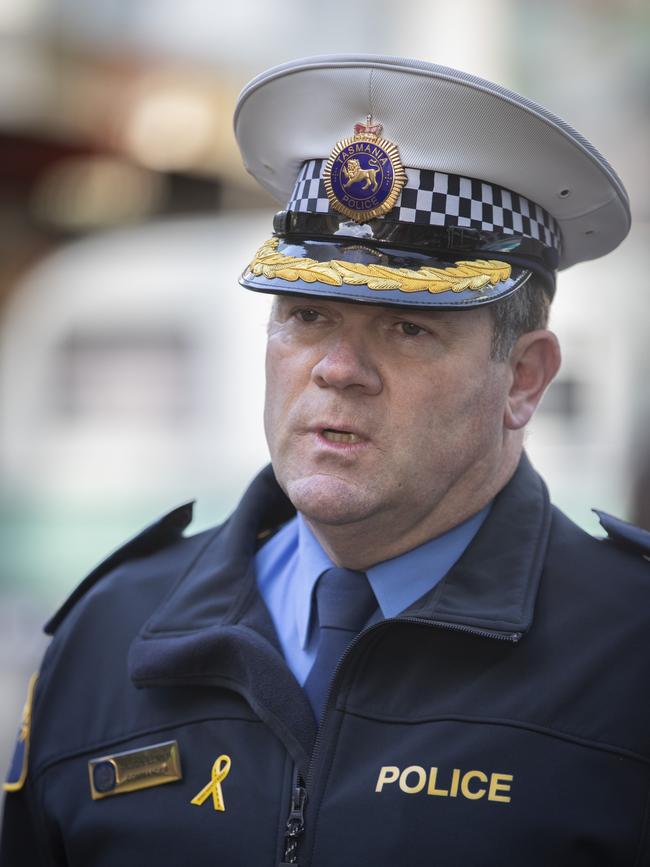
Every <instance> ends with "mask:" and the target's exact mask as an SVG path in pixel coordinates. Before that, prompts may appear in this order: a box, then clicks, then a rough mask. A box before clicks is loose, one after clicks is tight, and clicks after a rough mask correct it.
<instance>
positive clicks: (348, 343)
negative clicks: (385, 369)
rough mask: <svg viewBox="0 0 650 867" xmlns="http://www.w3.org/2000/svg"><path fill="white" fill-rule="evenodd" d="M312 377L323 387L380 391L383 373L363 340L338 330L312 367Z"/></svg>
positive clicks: (377, 392)
mask: <svg viewBox="0 0 650 867" xmlns="http://www.w3.org/2000/svg"><path fill="white" fill-rule="evenodd" d="M312 380H313V381H314V382H315V383H316V385H318V386H319V387H320V388H339V389H346V388H349V389H355V388H356V389H358V390H359V391H361V392H363V393H364V394H379V392H380V391H381V390H382V380H381V376H380V373H379V371H378V369H377V367H376V366H375V364H374V362H373V359H372V356H371V354H370V353H369V352H368V351H367V349H366V347H365V346H364V344H363V341H362V340H361V339H360V338H359V337H358V336H355V335H354V334H352V333H339V334H338V335H336V337H334V336H333V337H332V339H331V341H329V342H328V343H327V345H326V346H325V347H324V351H323V354H322V355H321V357H320V358H319V360H318V361H317V362H316V364H315V365H314V367H313V368H312Z"/></svg>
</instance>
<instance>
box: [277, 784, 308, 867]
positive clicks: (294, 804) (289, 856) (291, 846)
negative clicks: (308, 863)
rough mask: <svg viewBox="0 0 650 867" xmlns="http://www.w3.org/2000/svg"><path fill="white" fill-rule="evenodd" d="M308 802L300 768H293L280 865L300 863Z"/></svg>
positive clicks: (283, 866)
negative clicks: (300, 847) (300, 846)
mask: <svg viewBox="0 0 650 867" xmlns="http://www.w3.org/2000/svg"><path fill="white" fill-rule="evenodd" d="M306 803H307V789H306V788H305V784H304V782H303V779H302V777H301V776H300V774H299V773H298V768H297V767H295V768H294V770H293V782H292V785H291V809H290V810H289V818H288V819H287V830H286V832H285V837H284V858H283V860H282V863H281V864H280V867H285V865H286V864H294V865H297V864H298V843H299V842H300V837H301V836H302V835H303V834H304V832H305V804H306Z"/></svg>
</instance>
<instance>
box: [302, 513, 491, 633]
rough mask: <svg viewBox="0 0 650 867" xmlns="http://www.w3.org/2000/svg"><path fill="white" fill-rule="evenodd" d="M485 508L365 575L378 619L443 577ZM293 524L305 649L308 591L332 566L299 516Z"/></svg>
mask: <svg viewBox="0 0 650 867" xmlns="http://www.w3.org/2000/svg"><path fill="white" fill-rule="evenodd" d="M490 505H491V504H488V505H487V506H486V507H485V508H484V509H482V510H481V511H480V512H478V513H477V514H476V515H473V516H472V517H471V518H468V519H467V520H466V521H463V523H462V524H459V525H458V526H457V527H453V528H452V529H451V530H448V531H447V532H446V533H443V534H442V535H441V536H438V537H436V538H435V539H430V540H429V541H428V542H425V543H424V544H422V545H418V547H417V548H413V549H412V550H411V551H407V552H406V553H404V554H400V555H399V556H398V557H393V558H392V559H391V560H385V561H384V562H383V563H378V564H377V565H375V566H371V567H370V568H369V569H367V570H366V574H367V576H368V580H369V582H370V586H371V587H372V589H373V592H374V594H375V596H376V597H377V602H378V603H379V608H380V609H381V613H382V615H383V616H384V617H396V616H397V615H398V614H400V613H401V612H402V611H404V610H405V609H406V608H408V607H409V605H412V604H413V603H414V602H415V601H416V600H417V599H419V598H420V597H421V596H423V595H424V594H425V593H426V592H427V591H429V590H431V589H432V588H433V587H435V585H436V584H437V583H438V581H440V580H441V579H442V578H444V576H445V575H446V574H447V572H448V571H449V570H450V569H451V567H452V566H453V565H454V563H455V562H456V561H457V560H458V558H459V557H460V555H461V554H462V553H463V551H464V550H465V548H467V546H468V545H469V543H470V542H471V541H472V539H473V538H474V536H475V535H476V533H477V532H478V530H479V528H480V527H481V525H482V524H483V521H484V520H485V519H486V517H487V515H488V513H489V511H490ZM294 520H295V521H296V525H297V531H298V561H297V572H296V578H297V580H296V581H295V587H294V588H293V590H294V593H295V596H294V598H295V614H296V624H297V627H298V634H299V636H300V644H301V646H302V648H303V649H305V648H306V647H307V644H308V642H309V638H310V633H311V618H312V608H313V606H312V597H313V593H314V587H315V586H316V582H317V581H318V579H319V577H320V576H321V575H322V574H323V572H325V571H326V570H327V569H331V568H332V567H333V566H334V565H335V564H334V563H333V562H332V560H331V559H330V558H329V557H328V555H327V554H326V553H325V551H324V550H323V548H322V546H321V544H320V542H319V541H318V539H317V538H316V536H315V535H314V533H313V532H312V530H311V529H310V527H309V526H308V524H307V522H306V521H305V519H304V518H303V516H302V515H301V514H298V515H297V516H296V518H295V519H294Z"/></svg>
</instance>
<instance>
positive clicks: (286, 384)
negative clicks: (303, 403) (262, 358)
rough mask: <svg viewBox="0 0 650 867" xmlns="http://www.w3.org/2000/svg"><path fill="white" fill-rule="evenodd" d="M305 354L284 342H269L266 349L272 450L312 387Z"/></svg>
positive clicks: (267, 416)
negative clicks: (297, 404) (302, 397)
mask: <svg viewBox="0 0 650 867" xmlns="http://www.w3.org/2000/svg"><path fill="white" fill-rule="evenodd" d="M304 356H305V353H300V352H298V351H297V350H296V349H295V348H292V347H290V346H287V345H286V343H285V342H284V341H282V340H277V339H275V340H269V343H268V345H267V348H266V389H265V400H264V429H265V431H266V438H267V442H268V444H269V448H270V449H271V450H272V449H273V445H274V443H276V442H277V440H278V439H279V438H280V437H281V436H282V432H283V431H284V430H286V428H287V419H288V417H289V414H290V412H291V410H292V408H293V407H295V406H296V403H297V401H298V399H299V397H300V395H301V394H302V393H303V392H304V390H305V388H306V387H307V385H308V384H309V376H310V374H309V371H310V368H309V365H308V359H307V358H305V357H304Z"/></svg>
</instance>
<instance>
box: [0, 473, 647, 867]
mask: <svg viewBox="0 0 650 867" xmlns="http://www.w3.org/2000/svg"><path fill="white" fill-rule="evenodd" d="M291 514H292V508H291V506H290V504H289V503H288V501H287V500H286V498H285V497H284V495H283V494H282V492H281V491H280V489H279V488H278V486H277V484H276V482H275V479H274V477H273V474H272V471H271V470H270V469H267V470H265V471H263V472H262V473H261V474H260V475H259V476H258V477H257V479H256V480H255V481H254V482H253V484H252V485H251V487H250V488H249V490H248V491H247V493H246V494H245V496H244V498H243V500H242V502H241V504H240V505H239V507H238V508H237V510H236V511H235V513H234V514H233V515H232V517H231V518H230V519H229V520H228V521H226V523H225V524H223V525H222V526H221V527H219V528H217V529H216V530H212V531H208V532H204V533H201V534H198V535H195V536H192V537H185V536H183V529H184V527H185V525H186V524H187V523H188V521H189V517H190V514H189V511H188V510H187V509H181V510H177V511H176V512H174V513H172V514H171V515H169V516H167V518H165V519H163V520H162V521H161V522H159V523H158V524H157V525H155V526H154V527H152V528H150V529H149V530H148V531H146V532H145V533H144V534H142V535H141V536H140V537H138V538H137V539H136V540H134V541H133V542H131V543H130V545H127V546H126V547H125V548H124V549H122V550H121V551H119V552H117V553H116V554H115V555H113V557H112V558H110V559H109V561H107V562H106V563H105V564H104V565H103V566H101V567H99V569H98V570H96V571H95V573H93V574H92V575H91V576H89V578H88V579H86V582H84V585H82V587H81V588H80V589H79V590H78V591H77V592H76V593H75V594H73V597H72V598H71V600H69V601H68V603H66V605H65V606H64V607H63V609H62V610H61V611H60V612H59V613H58V614H57V615H56V616H55V618H53V620H52V621H51V622H50V624H49V629H50V631H52V632H54V638H53V640H52V642H51V645H50V647H49V649H48V651H47V654H46V656H45V659H44V661H43V665H42V669H41V673H40V678H39V681H38V685H37V688H36V697H35V703H34V708H33V716H32V726H31V740H30V753H29V773H28V776H27V779H26V781H25V784H24V786H23V787H22V788H21V789H20V790H19V791H16V792H13V793H11V794H8V795H7V798H6V812H5V822H4V837H3V843H2V855H1V856H0V863H1V864H2V867H9V865H11V867H20V865H30V867H31V865H35V867H37V865H38V867H60V865H70V867H143V865H147V864H155V865H156V867H172V865H173V867H178V865H181V864H185V863H187V864H191V865H204V864H215V865H220V867H235V865H241V867H244V865H245V867H263V865H268V867H274V865H279V864H281V863H283V862H284V863H299V864H300V865H302V867H307V865H309V867H334V865H336V867H353V865H354V867H359V865H363V864H372V865H373V867H381V865H397V864H399V865H407V867H410V865H413V867H415V865H430V864H440V865H463V867H472V865H476V867H478V865H480V867H496V865H503V864H513V865H515V864H516V865H526V867H536V865H544V867H549V865H553V867H583V865H584V867H587V865H589V867H594V865H603V867H604V865H607V867H616V865H620V867H623V865H625V867H632V865H637V867H638V865H647V864H650V818H649V812H650V797H649V796H650V654H649V653H648V646H649V643H650V569H649V568H648V562H647V559H646V557H645V556H644V548H645V546H647V539H648V535H647V534H645V535H644V533H643V531H636V530H634V529H632V528H629V529H626V526H625V525H624V524H622V523H617V522H612V523H611V524H609V528H610V538H609V539H607V540H602V541H601V540H596V539H594V538H592V537H591V536H589V535H587V534H586V533H584V532H583V531H582V530H580V529H579V528H577V527H576V526H575V525H574V524H572V523H571V522H570V521H569V520H568V519H567V518H566V517H565V516H564V515H562V514H561V513H560V512H559V511H557V510H556V509H554V508H553V507H552V506H551V505H550V503H549V500H548V495H547V492H546V489H545V486H544V484H543V482H542V481H541V479H540V478H539V476H537V474H536V473H535V472H534V471H533V470H532V469H531V467H530V465H529V464H528V462H527V460H526V459H525V458H524V459H523V460H522V462H521V464H520V466H519V469H518V470H517V472H516V474H515V476H514V477H513V479H512V480H511V481H510V483H509V484H508V485H507V486H506V488H504V490H503V491H502V492H501V494H500V495H499V496H498V497H497V499H496V500H495V503H494V505H493V508H492V510H491V512H490V515H489V516H488V518H487V520H486V522H485V523H484V525H483V527H482V528H481V530H480V531H479V533H478V534H477V536H476V537H475V539H474V540H473V542H472V544H471V545H470V546H469V548H468V549H467V551H466V552H465V554H464V555H463V556H462V558H461V559H460V560H459V561H458V563H457V564H456V566H455V567H454V568H453V569H452V570H451V571H450V573H449V574H448V575H447V576H446V578H445V579H444V580H443V581H442V582H441V583H440V584H438V585H437V586H436V587H435V588H434V589H433V590H432V591H431V592H429V593H427V594H426V595H425V596H424V597H422V599H420V600H419V601H418V602H417V603H415V604H414V605H413V606H411V608H409V609H408V610H407V611H406V612H404V613H403V614H402V615H401V616H400V617H398V618H393V619H389V620H386V621H383V622H381V623H379V624H376V625H374V626H372V627H370V628H368V629H367V630H365V631H364V632H363V633H362V634H361V635H360V636H359V637H358V638H357V639H356V640H355V641H354V642H353V644H352V646H351V647H350V649H349V650H348V651H347V653H346V654H345V656H344V658H343V660H342V662H341V664H340V665H339V667H338V669H337V672H336V674H335V676H334V680H333V684H332V687H331V690H330V696H329V699H328V704H327V709H326V712H325V717H324V721H323V724H322V725H321V727H320V729H319V730H318V731H317V729H316V725H315V723H314V720H313V717H312V714H311V710H310V706H309V704H308V702H307V700H306V698H305V696H304V694H303V691H302V689H301V688H300V686H299V685H298V683H297V682H296V681H295V679H294V678H293V676H292V674H291V673H290V671H289V669H288V667H287V666H286V664H285V662H284V659H283V656H282V652H281V650H280V646H279V644H278V640H277V637H276V635H275V632H274V628H273V625H272V622H271V620H270V616H269V614H268V612H267V610H266V608H265V606H264V604H263V602H262V600H261V598H260V596H259V594H258V592H257V588H256V582H255V575H254V572H253V568H252V558H253V555H254V552H255V550H256V546H258V545H259V539H260V538H263V537H264V535H265V534H268V532H269V531H270V532H272V531H273V529H274V528H275V527H277V526H278V525H280V524H282V523H283V522H284V521H286V520H287V518H288V517H289V516H290V515H291ZM605 521H606V519H605ZM645 553H647V548H645ZM169 741H176V742H177V745H178V750H179V752H180V763H181V767H182V779H179V780H177V781H175V782H169V783H166V784H164V785H162V784H161V785H153V786H151V787H149V788H139V789H138V790H137V791H130V792H121V793H118V794H112V795H111V796H109V797H104V798H101V799H99V800H93V799H92V797H91V789H90V779H89V762H92V761H93V760H94V759H97V758H102V757H106V756H114V755H116V754H119V753H122V752H125V751H132V750H139V751H145V752H144V753H142V752H140V753H137V754H138V755H146V754H147V753H146V750H147V749H149V748H150V747H151V746H153V745H156V744H159V743H161V742H169ZM224 756H227V757H228V759H229V770H228V773H227V776H225V777H223V779H222V780H221V781H220V782H219V783H218V786H217V783H215V781H214V779H213V778H212V777H211V773H212V769H213V766H215V765H216V764H217V763H218V761H217V760H222V764H221V765H219V768H220V769H221V770H223V767H224V765H223V757H224ZM156 773H157V771H156V770H155V768H154V770H153V771H152V775H153V778H155V776H156ZM98 779H99V778H98ZM109 783H110V781H109ZM206 786H207V789H206V788H205V787H206ZM211 786H212V788H211ZM217 788H218V789H219V796H220V798H221V802H222V803H221V807H223V809H216V806H217V798H216V795H215V793H216V791H217ZM202 791H204V794H205V798H204V800H203V802H202V803H201V804H200V805H199V804H197V803H192V800H193V799H195V798H196V796H197V795H199V794H200V793H201V792H202ZM206 792H207V794H206ZM213 795H215V796H214V797H213ZM292 801H293V810H292ZM290 814H291V815H290ZM288 819H289V828H290V830H291V833H290V834H289V835H288V836H287V821H288Z"/></svg>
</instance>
